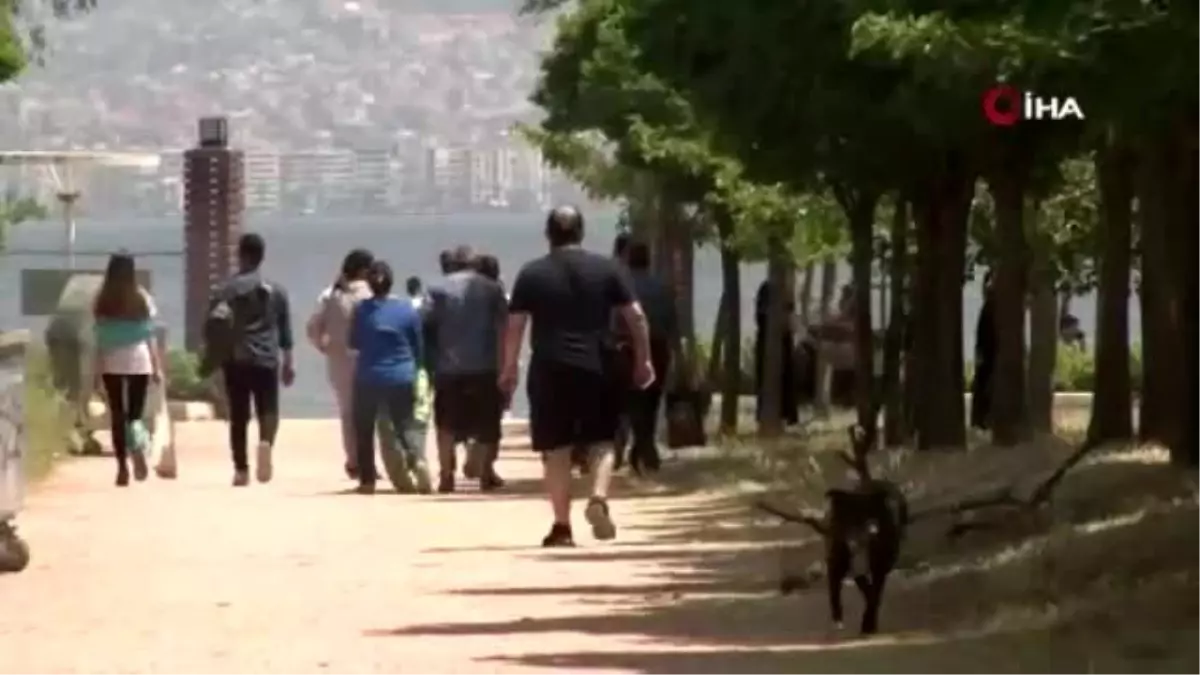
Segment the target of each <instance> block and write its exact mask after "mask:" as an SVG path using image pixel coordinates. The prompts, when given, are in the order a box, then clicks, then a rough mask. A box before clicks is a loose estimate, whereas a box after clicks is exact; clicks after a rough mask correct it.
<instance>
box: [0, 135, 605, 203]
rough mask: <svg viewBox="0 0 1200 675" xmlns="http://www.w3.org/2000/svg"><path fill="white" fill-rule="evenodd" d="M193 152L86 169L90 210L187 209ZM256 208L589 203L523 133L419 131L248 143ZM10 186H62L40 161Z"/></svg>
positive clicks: (249, 188)
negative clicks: (432, 134) (405, 136)
mask: <svg viewBox="0 0 1200 675" xmlns="http://www.w3.org/2000/svg"><path fill="white" fill-rule="evenodd" d="M183 152H184V150H174V149H172V150H164V151H161V152H159V153H158V154H159V157H160V163H159V166H158V167H156V168H153V169H146V168H136V167H118V166H88V167H78V168H77V169H76V170H75V171H74V174H75V176H76V181H75V182H76V184H77V187H78V188H79V189H80V190H81V192H82V196H81V198H80V201H79V213H80V214H81V215H96V216H105V215H116V214H122V213H137V214H144V215H168V214H175V213H179V212H180V210H181V208H182V204H183V192H182V187H183V184H182V156H183ZM243 163H244V164H243V165H244V173H245V191H244V193H245V201H246V209H247V211H249V212H251V213H284V214H300V215H307V214H318V213H363V214H386V213H455V212H470V211H520V212H528V211H537V210H541V209H544V208H546V207H547V206H549V205H550V204H551V203H556V202H563V201H572V202H573V201H587V198H586V196H585V195H583V194H582V192H581V191H580V189H579V188H578V186H576V185H575V184H574V183H573V182H572V181H571V180H569V179H568V178H566V177H565V176H563V175H562V174H561V173H560V172H558V171H557V170H555V169H553V168H552V167H550V166H549V165H547V164H546V163H545V162H544V161H543V160H542V157H541V154H540V152H539V151H538V150H537V149H535V148H533V147H530V146H528V145H526V144H524V143H523V142H521V141H519V140H517V138H516V137H512V136H508V137H504V138H501V139H497V140H496V141H494V142H492V143H489V144H486V145H478V146H475V145H440V144H435V143H432V142H430V141H429V140H421V139H417V138H412V139H410V140H409V142H407V143H396V144H392V145H391V146H390V147H375V148H360V149H357V150H348V149H340V148H329V147H316V148H311V149H307V150H284V151H268V150H254V151H248V152H247V151H243ZM0 185H2V186H4V189H5V191H6V192H8V193H10V194H12V193H15V194H20V195H26V196H32V197H34V198H36V199H38V200H39V201H41V202H43V203H51V202H53V200H54V199H55V194H56V191H57V186H56V185H55V183H54V181H52V180H50V179H49V177H48V175H47V174H46V172H45V170H44V169H43V168H41V167H37V166H18V167H6V168H4V169H0Z"/></svg>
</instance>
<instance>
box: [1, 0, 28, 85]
mask: <svg viewBox="0 0 1200 675" xmlns="http://www.w3.org/2000/svg"><path fill="white" fill-rule="evenodd" d="M15 5H16V3H15V2H14V0H0V82H7V81H8V80H11V79H12V78H14V77H16V76H17V74H18V73H20V72H21V71H22V70H24V69H25V47H24V45H23V44H22V43H21V36H20V34H19V33H18V32H17V29H16V25H15V23H14V19H15V15H16V6H15Z"/></svg>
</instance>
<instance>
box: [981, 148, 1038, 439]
mask: <svg viewBox="0 0 1200 675" xmlns="http://www.w3.org/2000/svg"><path fill="white" fill-rule="evenodd" d="M1006 160H1007V161H1005V163H1004V165H1003V166H1001V167H999V168H998V169H997V170H996V171H995V172H994V173H993V175H992V176H990V177H989V178H988V181H987V184H988V189H989V191H990V192H991V193H992V200H993V202H994V203H995V205H996V240H997V243H998V246H997V253H998V255H997V256H996V270H995V274H994V276H993V278H992V287H993V288H994V292H995V303H996V304H995V313H996V314H995V316H996V370H995V375H993V377H992V417H991V419H992V442H993V443H995V444H996V445H1000V446H1011V445H1015V444H1017V443H1019V442H1020V441H1021V440H1022V439H1023V438H1024V437H1025V435H1026V434H1025V429H1026V427H1025V414H1024V413H1025V282H1026V277H1027V275H1028V273H1029V272H1028V263H1027V261H1026V255H1027V253H1026V248H1027V245H1026V241H1025V223H1024V214H1025V187H1026V183H1027V176H1028V164H1027V163H1026V161H1025V159H1024V158H1023V157H1018V156H1013V157H1011V158H1006Z"/></svg>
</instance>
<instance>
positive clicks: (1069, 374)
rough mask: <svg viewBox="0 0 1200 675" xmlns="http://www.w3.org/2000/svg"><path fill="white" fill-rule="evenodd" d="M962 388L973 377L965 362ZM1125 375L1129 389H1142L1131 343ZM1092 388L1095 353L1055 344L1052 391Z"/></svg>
mask: <svg viewBox="0 0 1200 675" xmlns="http://www.w3.org/2000/svg"><path fill="white" fill-rule="evenodd" d="M965 372H966V387H967V389H968V390H970V388H971V380H972V379H973V378H974V376H975V364H974V363H971V362H968V363H967V364H966V368H965ZM1129 376H1130V380H1131V383H1132V390H1133V392H1134V393H1135V394H1136V393H1137V392H1140V391H1141V390H1142V347H1141V345H1140V344H1133V345H1131V346H1130V348H1129ZM1095 385H1096V354H1095V353H1094V352H1092V351H1089V350H1086V349H1081V348H1079V347H1075V346H1071V345H1066V344H1061V343H1060V344H1059V345H1058V357H1057V359H1056V360H1055V362H1054V391H1059V392H1064V391H1070V392H1079V391H1086V392H1090V391H1092V390H1093V389H1094V388H1095Z"/></svg>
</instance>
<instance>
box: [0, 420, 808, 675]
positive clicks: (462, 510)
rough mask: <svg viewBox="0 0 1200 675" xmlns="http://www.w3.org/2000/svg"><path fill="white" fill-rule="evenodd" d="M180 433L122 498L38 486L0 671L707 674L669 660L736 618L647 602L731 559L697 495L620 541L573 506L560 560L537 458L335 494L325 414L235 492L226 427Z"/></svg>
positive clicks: (108, 492) (637, 503) (642, 500)
mask: <svg viewBox="0 0 1200 675" xmlns="http://www.w3.org/2000/svg"><path fill="white" fill-rule="evenodd" d="M179 436H180V439H179V443H180V448H181V450H180V469H181V472H180V478H179V480H177V481H174V482H163V481H157V480H155V479H153V478H151V480H150V481H148V482H147V483H145V484H135V485H133V486H132V487H130V488H128V489H124V490H117V489H115V488H114V487H113V485H112V478H113V472H112V465H111V460H110V459H108V458H105V459H103V460H91V459H89V460H78V461H74V462H69V463H66V464H65V465H63V466H62V467H60V468H59V470H58V471H57V472H56V473H55V475H54V476H53V477H52V478H51V479H50V480H49V481H48V483H47V484H46V485H44V486H41V487H40V488H39V489H38V490H36V491H35V493H34V494H33V495H31V496H30V499H29V500H28V503H27V508H26V511H25V513H24V514H23V515H22V518H21V520H20V524H21V531H22V533H23V534H24V536H25V537H26V538H27V539H28V540H29V542H30V544H31V546H32V549H33V556H34V561H33V563H32V565H31V567H30V568H29V569H28V570H27V571H26V572H24V573H22V574H19V575H8V576H6V577H0V672H13V673H16V672H20V673H28V672H124V673H150V672H155V673H163V672H207V673H214V672H216V673H221V672H290V673H297V672H300V673H308V672H339V673H345V672H392V673H394V672H540V671H542V670H546V671H561V670H562V669H563V668H564V667H567V668H570V669H572V670H581V669H588V668H593V669H597V670H606V671H609V672H647V671H651V672H653V671H658V672H661V671H662V670H664V669H668V670H675V669H677V668H684V669H689V670H692V671H693V672H695V671H696V670H697V669H698V665H699V664H701V663H702V661H703V656H702V655H700V654H693V655H692V656H694V657H695V658H689V659H687V660H686V661H685V662H683V663H679V664H678V665H671V666H668V665H666V664H664V662H663V660H662V655H663V654H664V653H677V652H678V653H680V656H683V655H684V654H685V653H688V652H693V651H695V650H705V649H708V648H711V643H712V636H711V635H710V634H709V633H710V632H711V629H712V628H713V627H714V626H716V624H717V622H721V621H724V620H726V619H728V618H729V617H724V616H722V615H721V614H720V613H719V612H717V613H708V614H705V615H704V616H705V617H706V618H704V619H702V620H699V622H697V621H698V620H697V619H696V617H695V615H694V614H688V615H687V616H686V617H684V618H682V619H680V621H683V622H684V624H680V625H677V626H674V627H673V628H672V630H670V631H665V632H664V631H651V630H650V629H649V628H648V627H647V626H646V625H645V623H644V621H642V620H641V617H640V615H639V614H638V612H637V608H638V607H639V606H641V605H643V604H645V603H651V604H654V605H656V606H663V605H670V604H671V603H672V601H673V599H675V598H678V597H680V596H681V594H682V593H684V592H691V591H692V590H695V588H697V587H698V586H700V585H704V584H707V583H709V582H706V581H704V579H701V578H697V579H696V580H693V581H686V582H685V581H680V580H679V577H678V576H677V575H676V572H677V571H678V569H679V567H680V565H681V564H682V563H680V560H681V559H682V558H681V556H684V555H685V554H689V555H690V554H693V553H696V552H698V551H709V552H714V553H715V552H719V551H721V550H725V549H724V548H723V546H724V545H723V544H721V542H720V539H721V537H720V536H718V535H719V534H720V532H719V529H720V528H719V525H720V523H719V522H718V521H717V520H712V519H711V518H710V516H712V512H710V511H707V510H706V509H709V508H710V506H711V505H710V504H708V503H707V502H706V500H705V499H703V498H701V497H696V496H680V495H675V496H667V495H659V496H640V497H638V498H636V499H618V500H615V501H614V506H613V508H614V513H615V515H616V516H617V518H618V522H619V524H620V525H621V527H622V530H621V533H620V537H619V539H618V541H617V542H615V543H613V544H598V543H596V542H593V541H591V538H590V536H589V534H588V532H587V528H586V526H585V525H584V524H583V523H582V518H579V519H578V521H579V522H578V523H577V525H576V529H577V539H578V540H579V543H580V548H579V549H577V550H576V551H572V552H566V553H562V552H546V551H542V550H541V549H540V548H538V547H537V546H536V544H537V543H538V542H539V540H540V538H541V536H542V534H543V531H544V529H545V527H546V525H547V508H546V505H545V504H544V502H543V501H542V499H541V497H540V495H539V493H538V490H537V487H538V484H537V478H536V477H537V476H538V475H539V472H540V466H539V464H538V463H537V462H536V461H535V458H534V457H533V456H532V454H531V453H528V451H526V450H523V449H519V448H517V449H509V450H506V452H505V455H504V458H503V459H502V464H501V473H502V474H503V475H504V476H505V477H506V478H508V479H509V481H510V488H511V489H510V490H509V491H508V493H507V494H501V495H496V496H489V497H484V496H481V495H478V494H477V493H475V491H474V488H473V487H467V488H465V490H464V492H463V493H461V494H458V495H453V496H447V497H438V496H434V497H415V496H396V495H391V494H380V495H376V496H375V497H373V498H367V497H362V496H358V495H353V494H341V493H340V492H341V491H343V490H344V489H345V488H347V487H348V483H347V482H346V481H345V480H344V479H343V478H342V477H341V476H340V460H339V454H340V451H339V450H338V448H337V441H336V435H335V430H334V426H333V424H332V423H331V422H318V421H289V422H286V423H285V424H284V426H283V429H282V432H281V437H280V441H279V444H278V447H279V449H278V452H277V462H276V478H275V481H274V482H273V483H271V484H270V485H266V486H261V485H254V486H252V487H250V488H248V489H238V490H235V489H233V488H231V487H230V486H229V478H230V467H229V466H228V460H227V456H226V453H225V451H224V449H223V448H224V445H225V444H224V442H223V439H224V428H223V427H222V426H220V425H218V424H215V423H188V424H183V425H181V426H180V428H179ZM688 518H692V519H698V520H699V521H703V522H709V523H711V524H712V526H713V527H714V528H716V529H714V530H713V532H714V533H715V534H714V535H713V536H711V537H709V536H705V537H704V539H706V540H711V541H710V542H709V544H708V545H707V546H705V545H702V543H701V542H697V541H695V540H696V539H698V538H699V537H698V536H696V535H693V534H687V533H685V532H683V531H682V530H678V527H677V526H680V525H682V524H684V523H685V522H686V521H687V519H688ZM671 528H675V529H671ZM738 547H741V548H744V547H745V543H744V542H743V543H740V544H736V545H734V548H738ZM672 561H674V562H672ZM687 566H688V567H689V569H691V568H694V567H695V565H693V564H692V563H690V562H689V563H687ZM668 568H670V569H668ZM769 573H770V570H765V571H764V570H762V569H758V570H756V572H755V574H754V575H752V576H756V577H764V575H769ZM764 578H765V577H764ZM792 611H794V609H793V610H792ZM710 614H711V616H710ZM662 621H666V622H667V623H670V622H671V621H672V620H671V619H670V618H667V619H663V620H660V621H659V622H658V623H657V624H655V626H659V627H660V626H661V625H662ZM687 621H692V623H693V624H695V625H691V624H687V623H686V622H687ZM710 624H711V625H710ZM523 627H527V628H528V630H525V629H524V628H523ZM735 632H736V631H735ZM689 635H694V639H692V638H689ZM723 642H728V640H723ZM755 642H757V643H759V644H760V645H761V641H759V640H755ZM705 645H709V646H708V647H706V646H705ZM746 646H750V645H746ZM642 651H653V652H654V653H655V657H654V658H649V655H648V659H647V660H646V662H645V663H642V662H640V660H639V658H638V654H639V652H642ZM566 654H588V655H591V657H590V658H592V659H593V661H569V660H568V661H563V660H562V658H561V656H562V655H566ZM605 654H609V655H611V656H612V658H611V659H606V658H604V655H605ZM685 663H686V665H685ZM741 667H742V668H745V667H746V664H744V663H743V664H741ZM768 667H770V666H768ZM705 669H706V670H707V668H705ZM724 672H729V671H724Z"/></svg>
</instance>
